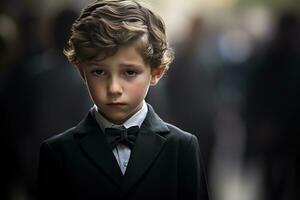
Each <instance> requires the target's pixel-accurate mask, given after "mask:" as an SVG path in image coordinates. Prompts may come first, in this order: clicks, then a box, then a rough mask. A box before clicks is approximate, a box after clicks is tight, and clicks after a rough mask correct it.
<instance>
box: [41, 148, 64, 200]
mask: <svg viewBox="0 0 300 200" xmlns="http://www.w3.org/2000/svg"><path fill="white" fill-rule="evenodd" d="M62 166H63V162H62V156H61V155H59V154H58V153H57V152H55V151H54V150H53V149H52V148H51V147H50V146H49V144H47V143H46V142H44V143H43V144H42V145H41V148H40V160H39V171H38V200H50V199H51V200H53V199H56V200H62V199H64V191H63V190H64V187H63V174H62Z"/></svg>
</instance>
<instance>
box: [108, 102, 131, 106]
mask: <svg viewBox="0 0 300 200" xmlns="http://www.w3.org/2000/svg"><path fill="white" fill-rule="evenodd" d="M106 105H108V106H125V105H126V104H125V103H121V102H114V103H108V104H106Z"/></svg>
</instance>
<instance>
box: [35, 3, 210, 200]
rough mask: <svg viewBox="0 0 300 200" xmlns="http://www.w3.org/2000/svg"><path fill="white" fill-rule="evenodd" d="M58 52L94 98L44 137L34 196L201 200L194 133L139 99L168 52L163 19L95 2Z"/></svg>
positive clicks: (130, 6)
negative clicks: (71, 123) (75, 120)
mask: <svg viewBox="0 0 300 200" xmlns="http://www.w3.org/2000/svg"><path fill="white" fill-rule="evenodd" d="M64 53H65V55H66V56H67V57H68V59H69V60H70V62H72V63H73V64H74V65H75V66H76V67H77V69H78V71H79V72H80V75H81V77H82V78H83V80H84V81H85V83H86V86H87V88H88V90H89V93H90V96H91V98H92V100H93V102H94V103H95V105H94V107H93V108H91V110H90V111H89V113H88V115H87V116H86V117H85V118H84V119H83V120H82V121H81V122H80V123H79V124H78V125H77V126H75V127H74V128H71V129H69V130H67V131H65V132H64V133H62V134H59V135H57V136H55V137H53V138H50V139H48V140H46V141H45V142H44V143H43V144H42V146H41V152H40V166H39V180H38V181H39V188H38V193H39V199H41V200H47V199H49V200H50V199H51V200H54V199H55V200H58V199H64V200H65V199H72V200H77V199H78V200H94V199H95V200H96V199H97V200H100V199H105V200H114V199H129V200H145V199H149V200H150V199H151V200H160V199H164V200H165V199H170V200H177V199H180V200H182V199H186V200H207V199H208V195H207V187H206V183H205V178H204V170H203V168H202V166H203V165H202V163H200V160H201V159H200V153H199V146H198V141H197V139H196V137H195V136H194V135H192V134H190V133H187V132H184V131H182V130H180V129H179V128H177V127H175V126H173V125H171V124H168V123H166V122H164V121H162V120H161V119H160V118H159V117H158V115H157V114H156V113H155V112H154V110H153V108H152V107H151V106H150V105H149V104H147V103H146V102H145V100H144V98H145V96H146V94H147V91H148V88H149V86H150V85H155V84H156V83H157V82H158V81H159V79H160V78H161V77H162V76H163V74H164V72H165V71H166V70H167V68H168V66H169V64H170V63H171V61H172V59H173V54H172V50H171V49H170V48H169V47H168V44H167V41H166V34H165V27H164V24H163V21H162V20H161V18H160V17H158V16H157V15H156V14H154V13H153V12H152V11H151V10H149V9H148V8H146V7H144V6H142V5H141V4H139V3H137V2H135V1H130V0H111V1H109V0H99V1H96V2H94V3H92V4H90V5H89V6H88V7H87V8H85V9H84V10H83V11H82V13H81V15H80V16H79V18H78V19H77V20H76V21H75V22H74V24H73V26H72V31H71V37H70V39H69V42H68V44H67V45H66V47H65V49H64ZM178 84H180V83H178ZM74 101H76V99H74Z"/></svg>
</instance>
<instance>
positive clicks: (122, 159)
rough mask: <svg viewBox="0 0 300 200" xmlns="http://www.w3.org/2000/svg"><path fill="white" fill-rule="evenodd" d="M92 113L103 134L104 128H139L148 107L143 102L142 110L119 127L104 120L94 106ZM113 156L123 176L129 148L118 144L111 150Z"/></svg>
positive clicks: (128, 156) (129, 152) (129, 151)
mask: <svg viewBox="0 0 300 200" xmlns="http://www.w3.org/2000/svg"><path fill="white" fill-rule="evenodd" d="M93 112H94V116H95V119H96V121H97V122H98V124H99V126H100V128H101V130H102V131H103V133H105V128H119V127H125V128H129V127H132V126H139V127H141V125H142V123H143V121H144V119H145V118H146V115H147V112H148V107H147V104H146V102H145V101H143V106H142V108H141V109H140V110H139V111H137V112H136V113H135V114H134V115H133V116H132V117H130V118H129V119H128V120H127V121H125V122H124V123H123V124H120V125H118V124H114V123H111V122H110V121H108V120H107V119H106V118H104V116H103V115H102V114H101V113H99V112H98V108H97V106H96V105H94V108H93ZM113 154H114V155H115V158H116V160H117V162H118V164H119V166H120V169H121V171H122V173H123V175H124V174H125V171H126V168H127V165H128V161H129V158H130V154H131V150H130V148H129V147H127V146H126V145H123V144H118V145H117V146H116V148H114V149H113Z"/></svg>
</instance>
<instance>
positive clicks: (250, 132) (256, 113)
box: [245, 11, 300, 200]
mask: <svg viewBox="0 0 300 200" xmlns="http://www.w3.org/2000/svg"><path fill="white" fill-rule="evenodd" d="M260 60H261V62H260V64H259V65H258V66H257V67H256V68H255V69H254V70H253V73H252V74H250V80H249V84H248V85H249V87H248V90H247V91H248V94H247V98H246V99H247V102H246V112H245V113H246V128H247V140H246V163H247V165H251V164H253V163H255V164H256V165H259V166H260V167H261V169H262V181H263V184H262V185H263V188H262V191H263V193H264V196H263V199H264V200H296V199H299V198H300V196H299V190H298V189H299V188H298V187H299V178H300V177H299V160H297V159H298V158H299V152H300V150H299V139H297V138H298V135H299V133H300V126H299V124H300V117H299V113H300V79H299V77H300V18H299V15H298V13H297V12H294V11H287V12H284V13H282V14H281V15H280V16H279V19H278V23H277V29H276V32H275V35H274V38H273V40H272V41H271V43H270V44H269V45H268V46H267V48H266V49H265V53H264V54H263V55H261V58H260Z"/></svg>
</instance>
